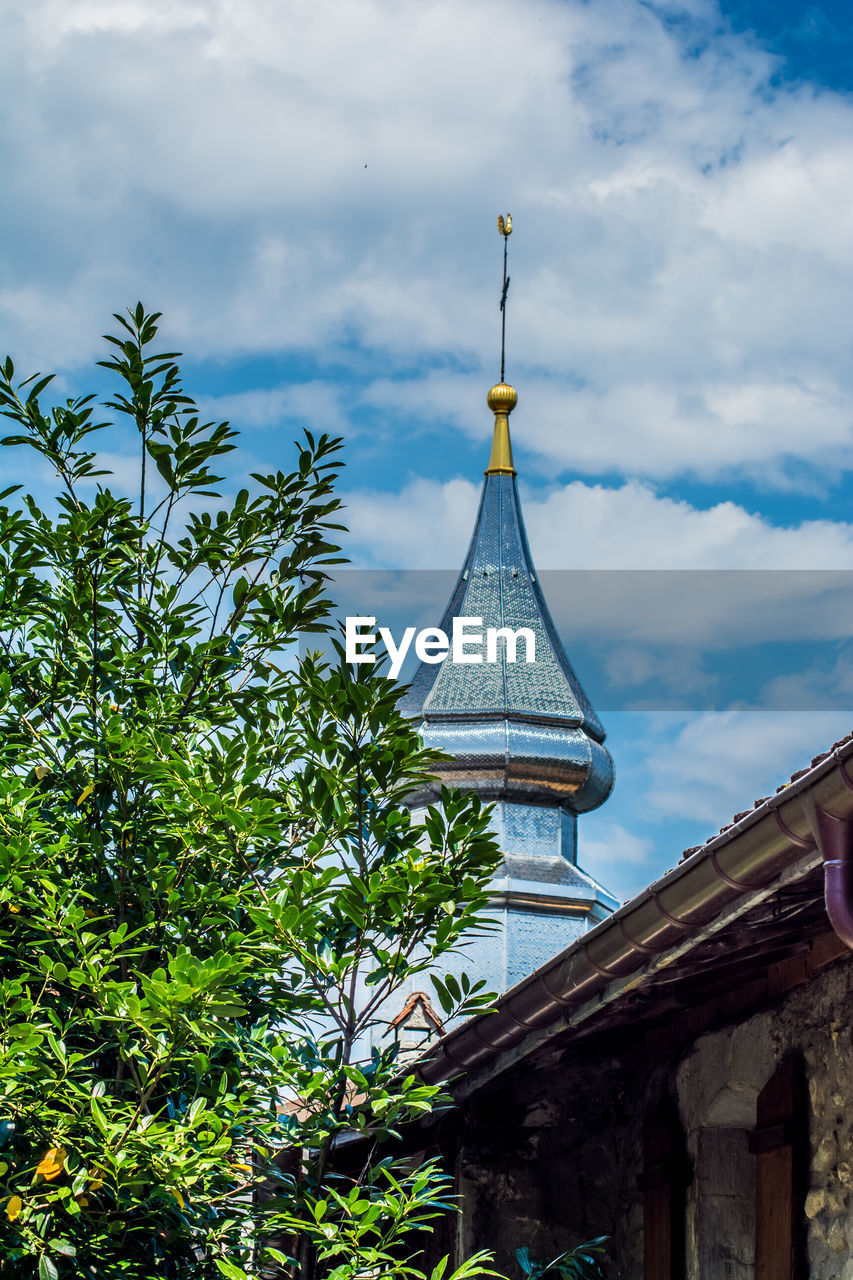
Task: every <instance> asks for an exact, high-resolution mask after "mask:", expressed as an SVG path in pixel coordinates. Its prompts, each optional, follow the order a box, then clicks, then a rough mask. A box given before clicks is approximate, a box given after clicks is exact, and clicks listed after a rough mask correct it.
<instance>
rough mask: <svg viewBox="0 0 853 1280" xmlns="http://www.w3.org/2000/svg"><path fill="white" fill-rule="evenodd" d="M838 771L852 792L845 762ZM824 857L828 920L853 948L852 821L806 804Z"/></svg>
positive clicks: (824, 883) (847, 944) (807, 812)
mask: <svg viewBox="0 0 853 1280" xmlns="http://www.w3.org/2000/svg"><path fill="white" fill-rule="evenodd" d="M839 773H840V774H841V778H842V780H843V782H844V784H845V786H846V787H847V788H848V789H849V790H851V791H853V782H851V780H850V778H849V777H848V775H847V770H846V768H845V766H844V762H843V761H841V762H840V768H839ZM803 807H804V809H805V811H806V816H807V817H808V820H809V826H810V827H811V829H812V833H813V835H814V838H815V842H816V844H817V847H818V849H819V850H820V853H821V856H822V858H823V894H824V900H825V902H826V914H827V915H828V916H829V923H830V924H831V925H832V927H833V929H834V930H835V932H836V933H837V934H838V936H839V938H840V939H841V941H842V942H843V943H844V945H845V946H847V947H850V948H851V949H852V950H853V820H851V819H850V818H840V817H837V816H836V815H835V814H834V813H827V811H826V810H825V809H821V808H819V806H818V805H816V804H815V803H814V802H813V801H811V803H810V802H809V800H806V801H805V803H804V805H803Z"/></svg>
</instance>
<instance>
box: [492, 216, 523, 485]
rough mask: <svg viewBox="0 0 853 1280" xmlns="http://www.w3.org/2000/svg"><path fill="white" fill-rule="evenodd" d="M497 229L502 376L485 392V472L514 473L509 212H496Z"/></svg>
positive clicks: (510, 224)
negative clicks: (508, 359) (490, 424)
mask: <svg viewBox="0 0 853 1280" xmlns="http://www.w3.org/2000/svg"><path fill="white" fill-rule="evenodd" d="M498 231H499V232H500V234H501V235H502V236H503V238H504V283H503V289H502V290H501V380H500V382H499V383H498V384H497V386H494V387H492V389H491V391H490V392H489V394H488V395H487V396H486V404H487V405H488V406H489V408H490V409H491V411H492V413H493V414H494V415H495V430H494V435H493V436H492V456H491V457H490V458H489V465H488V467H487V468H486V475H487V476H514V475H515V467H514V465H513V461H512V442H511V441H510V438H509V415H510V414H511V413H512V411H513V409H514V408H515V406H516V405H517V404H518V395H517V394H516V391H515V387H511V386H509V385H508V384H507V383H506V382H504V361H505V355H506V295H507V290H508V289H509V276H508V275H507V273H506V249H507V240H508V239H509V237H510V236H511V235H512V215H511V214H509V213H508V214H507V215H506V218H504V216H503V214H502V213H499V214H498Z"/></svg>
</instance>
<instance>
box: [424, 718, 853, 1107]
mask: <svg viewBox="0 0 853 1280" xmlns="http://www.w3.org/2000/svg"><path fill="white" fill-rule="evenodd" d="M851 758H853V737H851V738H848V739H846V740H845V741H844V742H842V743H841V744H839V745H838V746H837V747H836V748H835V749H834V750H832V751H831V752H829V753H827V755H826V756H825V757H824V758H823V759H821V760H820V761H819V762H818V763H817V764H816V765H814V766H813V767H812V768H810V769H808V770H806V771H804V772H803V773H802V774H801V775H800V776H799V777H797V778H796V779H795V780H794V781H792V782H790V783H788V785H787V786H785V787H783V788H781V789H780V790H779V791H778V792H777V793H776V794H775V795H773V796H770V797H769V798H768V799H766V800H763V801H761V802H760V803H759V804H757V805H756V807H755V808H754V809H753V810H751V811H750V812H749V813H748V814H746V815H745V816H744V817H743V818H741V819H740V820H739V821H738V822H736V823H734V824H732V826H730V827H728V828H725V829H724V830H723V831H721V832H720V834H719V835H717V836H714V837H712V838H711V839H710V840H709V841H708V842H707V844H705V845H703V846H702V847H701V848H700V849H698V850H697V851H696V852H694V853H692V854H691V855H690V856H689V857H687V858H685V859H684V860H683V861H682V862H680V863H679V864H678V865H677V866H676V867H675V868H673V870H671V871H669V872H667V873H666V875H664V876H662V877H661V878H660V879H659V880H656V881H654V882H653V883H652V884H651V885H649V887H648V888H646V889H644V890H643V891H642V892H641V893H639V894H637V895H636V897H634V898H632V899H630V900H629V901H628V902H626V903H624V904H623V905H622V906H621V907H620V908H619V909H618V910H617V911H615V912H614V913H613V915H611V916H609V917H608V918H607V919H606V920H604V921H602V922H601V923H600V924H598V925H597V926H596V927H595V928H594V929H591V930H590V931H589V932H588V933H586V934H584V935H583V937H582V938H580V939H578V940H577V941H576V942H574V943H572V945H571V946H569V947H567V948H566V949H565V950H564V951H562V952H561V953H560V954H559V955H557V956H555V957H554V958H553V960H549V961H548V962H547V964H544V965H542V966H541V967H540V968H539V969H537V970H536V971H535V972H534V973H532V974H531V975H530V976H529V977H528V978H525V979H524V981H522V982H520V983H519V984H518V985H517V986H515V987H513V988H512V989H511V990H510V991H508V992H506V993H505V994H504V995H502V996H501V997H500V998H499V999H498V1001H497V1002H496V1005H495V1008H494V1010H493V1012H491V1013H488V1014H483V1015H480V1016H478V1017H476V1018H471V1019H469V1020H468V1021H467V1022H464V1023H463V1024H462V1025H461V1026H460V1027H457V1028H456V1029H455V1030H453V1031H452V1032H450V1033H449V1034H448V1035H447V1036H446V1037H445V1038H444V1039H442V1040H441V1041H440V1042H439V1043H438V1044H437V1045H436V1046H435V1047H434V1048H433V1050H432V1051H431V1052H430V1053H429V1054H427V1055H426V1056H425V1057H424V1058H423V1059H421V1061H420V1062H419V1064H418V1065H417V1067H416V1071H417V1074H418V1075H419V1076H420V1078H421V1079H422V1080H423V1081H424V1082H425V1083H427V1084H435V1083H438V1082H439V1081H445V1080H448V1079H450V1078H451V1077H459V1076H460V1075H463V1076H467V1075H470V1074H471V1073H472V1072H476V1073H477V1075H478V1076H480V1075H481V1074H482V1073H483V1072H484V1071H485V1070H486V1069H488V1075H489V1077H494V1076H496V1075H499V1074H501V1072H502V1071H503V1070H505V1069H507V1068H508V1067H509V1066H511V1065H512V1064H513V1063H514V1062H517V1061H518V1060H519V1058H523V1057H525V1056H526V1054H527V1053H529V1052H531V1051H532V1050H533V1049H534V1048H536V1047H538V1045H539V1044H540V1043H541V1042H542V1039H543V1035H544V1033H546V1032H547V1031H548V1030H549V1029H551V1028H554V1027H556V1030H555V1031H553V1034H556V1032H557V1031H559V1030H563V1029H565V1025H566V1016H567V1014H572V1021H573V1023H575V1024H576V1023H577V1022H579V1021H587V1020H588V1018H589V1016H590V1014H591V1013H592V1012H593V1011H594V1010H595V1009H598V1008H600V1007H601V1003H602V995H603V993H604V992H605V990H606V988H607V987H608V986H610V985H611V984H614V983H618V984H620V985H621V984H622V983H623V982H624V981H625V980H632V981H631V985H632V986H636V985H638V983H639V982H641V981H642V970H643V968H644V966H645V967H646V968H648V967H649V965H650V964H651V963H654V967H655V968H657V967H659V966H660V964H661V963H663V962H665V957H666V956H667V954H668V953H671V952H673V951H674V950H676V949H678V950H681V951H683V950H685V949H689V945H690V941H691V939H693V940H698V938H697V935H698V934H699V932H700V931H701V930H702V929H703V928H705V927H707V926H708V925H709V924H710V923H711V922H712V921H713V920H715V919H716V918H717V917H719V916H720V915H722V914H724V913H725V911H726V908H732V907H734V908H735V913H736V914H737V910H736V908H737V903H738V900H739V899H746V898H750V897H754V896H755V894H756V893H757V892H758V893H761V892H762V891H764V890H766V889H767V888H768V886H772V885H773V884H774V883H775V882H776V880H777V879H778V878H779V876H780V875H782V874H784V873H785V872H789V871H792V870H794V869H796V868H797V867H798V866H799V864H801V863H802V862H803V859H804V857H805V855H806V854H810V855H811V857H810V859H806V860H807V861H809V865H812V864H813V863H814V862H815V860H817V862H820V861H821V856H820V853H819V852H818V850H817V845H816V841H815V838H814V835H813V833H812V829H811V825H810V821H809V815H808V812H807V810H808V808H811V809H812V810H813V809H814V806H815V805H816V806H818V807H819V808H821V809H823V808H827V807H828V809H829V810H830V811H831V812H832V813H833V814H835V815H837V816H838V817H849V816H851V815H853V776H851V774H850V773H848V772H847V770H846V768H845V762H846V761H847V760H850V759H851ZM806 799H807V800H808V805H807V804H806V803H805V801H806ZM584 1009H586V1010H587V1012H586V1014H585V1015H584V1013H583V1011H584ZM545 1038H547V1036H546V1037H545ZM467 1091H468V1090H467V1089H466V1092H467Z"/></svg>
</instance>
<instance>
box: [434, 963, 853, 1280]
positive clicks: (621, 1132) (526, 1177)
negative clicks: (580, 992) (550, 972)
mask: <svg viewBox="0 0 853 1280" xmlns="http://www.w3.org/2000/svg"><path fill="white" fill-rule="evenodd" d="M851 1013H853V959H851V960H847V959H843V960H841V961H839V962H838V963H836V964H833V965H832V966H831V967H829V968H828V969H826V970H824V971H823V972H822V973H821V974H820V975H819V976H817V977H816V978H814V979H813V980H812V981H811V982H809V983H808V984H807V985H803V986H801V987H798V988H795V989H794V990H792V991H790V992H788V993H787V994H786V995H785V996H783V997H780V998H779V999H778V1001H777V1002H776V1003H775V1004H774V1005H773V1006H772V1007H770V1008H766V1009H764V1010H762V1011H761V1012H759V1013H756V1014H754V1015H753V1016H751V1017H748V1018H745V1019H743V1020H742V1021H741V1022H739V1023H736V1024H733V1025H730V1026H727V1027H724V1028H721V1029H719V1030H716V1031H713V1032H710V1033H708V1034H706V1035H703V1036H702V1037H700V1038H699V1039H698V1040H697V1041H695V1043H694V1044H693V1045H692V1046H690V1047H689V1048H688V1049H686V1050H684V1051H683V1052H681V1053H679V1054H678V1056H677V1057H674V1058H673V1059H671V1060H670V1061H668V1062H664V1061H661V1060H657V1061H656V1062H655V1063H653V1064H651V1063H649V1062H648V1061H646V1060H645V1059H644V1055H643V1051H642V1047H641V1045H640V1044H638V1043H636V1042H634V1043H632V1042H631V1040H630V1038H629V1036H627V1035H626V1036H625V1037H624V1038H623V1044H622V1046H621V1047H620V1049H619V1051H618V1052H614V1051H610V1052H608V1054H607V1055H606V1056H605V1057H603V1058H602V1057H600V1056H598V1057H595V1056H592V1055H587V1056H586V1057H584V1056H581V1055H580V1054H579V1053H577V1052H574V1053H573V1054H572V1056H571V1057H569V1056H568V1055H563V1056H562V1057H560V1056H559V1055H558V1054H556V1053H554V1054H552V1055H551V1057H550V1059H548V1060H547V1061H541V1062H539V1063H538V1064H537V1066H536V1068H535V1069H533V1068H532V1067H530V1065H529V1064H528V1066H527V1067H526V1068H525V1069H520V1070H519V1071H518V1072H517V1073H516V1074H515V1076H514V1077H513V1078H512V1079H511V1080H507V1081H504V1082H503V1083H502V1085H501V1087H500V1089H493V1090H492V1091H491V1092H488V1093H487V1092H484V1093H483V1094H482V1095H481V1096H480V1097H478V1098H477V1099H476V1100H475V1101H473V1102H469V1103H468V1104H467V1105H466V1119H465V1131H464V1135H463V1139H462V1145H461V1149H460V1157H459V1176H460V1190H461V1193H462V1195H463V1198H464V1215H463V1218H462V1221H461V1224H460V1232H461V1240H460V1243H461V1246H462V1250H463V1252H464V1253H465V1254H467V1253H470V1252H471V1251H472V1250H473V1249H475V1248H493V1249H495V1251H496V1253H497V1256H498V1264H499V1267H500V1268H501V1269H502V1270H504V1272H505V1273H506V1274H507V1275H509V1276H511V1277H513V1276H515V1277H520V1272H519V1271H518V1267H517V1264H516V1262H515V1258H514V1254H515V1250H516V1248H518V1247H519V1246H521V1245H528V1246H529V1248H530V1249H531V1253H532V1254H533V1256H535V1257H538V1258H546V1257H552V1256H554V1255H556V1254H558V1253H560V1252H562V1250H564V1249H566V1248H569V1247H570V1246H572V1245H575V1244H577V1243H579V1242H580V1241H581V1240H585V1239H588V1238H589V1237H591V1236H593V1235H609V1236H610V1237H611V1244H610V1262H609V1266H608V1271H607V1275H608V1278H609V1280H642V1272H643V1226H642V1196H641V1193H640V1192H639V1191H638V1189H637V1179H638V1176H639V1174H640V1173H641V1171H642V1167H643V1158H642V1126H643V1119H644V1117H645V1115H646V1114H647V1113H648V1112H649V1111H650V1110H652V1109H653V1108H655V1107H656V1106H659V1105H660V1104H661V1102H662V1101H663V1100H664V1099H666V1098H670V1099H673V1100H674V1101H675V1103H676V1104H677V1107H678V1112H679V1115H680V1117H681V1123H682V1126H683V1130H684V1139H685V1145H686V1149H687V1155H688V1162H689V1167H690V1170H691V1174H690V1179H689V1185H688V1189H687V1202H686V1207H685V1214H686V1270H687V1280H748V1278H749V1277H751V1276H752V1275H753V1272H754V1220H755V1209H754V1199H753V1197H754V1183H755V1180H754V1159H755V1158H754V1156H752V1155H751V1154H750V1151H749V1147H748V1134H749V1133H750V1131H751V1130H752V1129H754V1128H755V1123H756V1119H755V1115H756V1101H757V1099H758V1095H759V1093H760V1091H761V1089H762V1088H763V1086H764V1085H765V1083H766V1082H767V1080H768V1079H769V1078H770V1076H771V1075H772V1074H773V1072H774V1071H775V1069H776V1067H777V1066H778V1065H779V1063H780V1062H781V1061H782V1060H783V1058H784V1057H785V1056H786V1055H788V1054H790V1053H796V1054H800V1055H802V1057H803V1059H804V1061H805V1068H806V1077H807V1081H808V1091H809V1100H810V1105H809V1116H808V1130H809V1177H808V1189H807V1195H806V1199H805V1206H804V1208H805V1215H806V1220H807V1225H806V1233H807V1235H806V1249H807V1255H808V1268H809V1276H810V1278H811V1280H853V1031H851V1025H850V1024H851V1021H853V1019H851Z"/></svg>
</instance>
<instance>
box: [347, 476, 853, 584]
mask: <svg viewBox="0 0 853 1280" xmlns="http://www.w3.org/2000/svg"><path fill="white" fill-rule="evenodd" d="M479 493H480V486H479V484H475V483H473V482H471V481H467V480H461V479H457V480H451V481H447V482H444V483H441V482H438V481H432V480H426V479H422V478H415V479H412V480H411V481H409V483H408V484H406V485H405V486H404V487H403V488H402V489H401V490H400V491H399V492H397V493H390V494H389V493H379V492H369V491H362V490H356V491H351V492H350V493H349V494H347V495H346V496H345V501H346V504H347V511H346V517H345V518H346V520H347V523H348V525H349V527H350V530H351V539H352V543H353V544H354V545H353V546H351V550H350V554H354V555H355V556H356V557H363V558H364V560H365V561H366V562H367V563H372V564H384V565H387V566H388V567H391V568H410V569H433V568H454V567H456V566H458V565H459V564H461V562H462V557H463V555H464V552H465V548H466V546H467V543H468V539H469V537H470V535H471V529H472V527H473V523H474V518H475V515H476V511H477V503H478V500H479ZM523 509H524V518H525V523H526V525H527V530H528V535H529V538H530V545H531V549H532V552H533V559H534V562H535V563H536V565H537V567H538V569H539V570H540V571H542V570H549V569H682V570H687V569H720V570H722V569H725V570H730V569H761V570H776V569H786V570H798V569H801V570H815V569H825V570H838V571H842V572H843V571H846V570H848V569H849V568H850V566H851V565H853V525H850V524H845V523H842V522H840V521H839V522H833V521H831V520H810V521H805V522H802V523H799V524H796V525H791V526H787V527H786V526H778V525H774V524H772V523H771V522H770V521H768V520H765V519H763V518H762V517H761V516H758V515H754V514H752V513H751V512H749V511H747V510H745V508H743V507H741V506H738V505H737V504H736V503H734V502H719V503H716V504H715V505H714V506H712V507H707V508H699V507H695V506H692V505H691V504H690V503H688V502H685V501H682V500H678V499H674V498H669V497H662V496H660V495H659V494H657V493H656V492H655V490H654V488H653V487H651V486H650V485H647V484H642V483H640V482H638V481H628V482H627V483H625V484H621V485H616V486H612V487H607V486H604V485H590V484H586V483H584V482H583V481H573V482H572V483H571V484H567V485H563V486H560V487H558V488H554V489H553V490H552V491H551V492H550V493H548V494H546V495H545V496H542V495H541V494H540V493H539V492H538V491H524V490H523Z"/></svg>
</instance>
